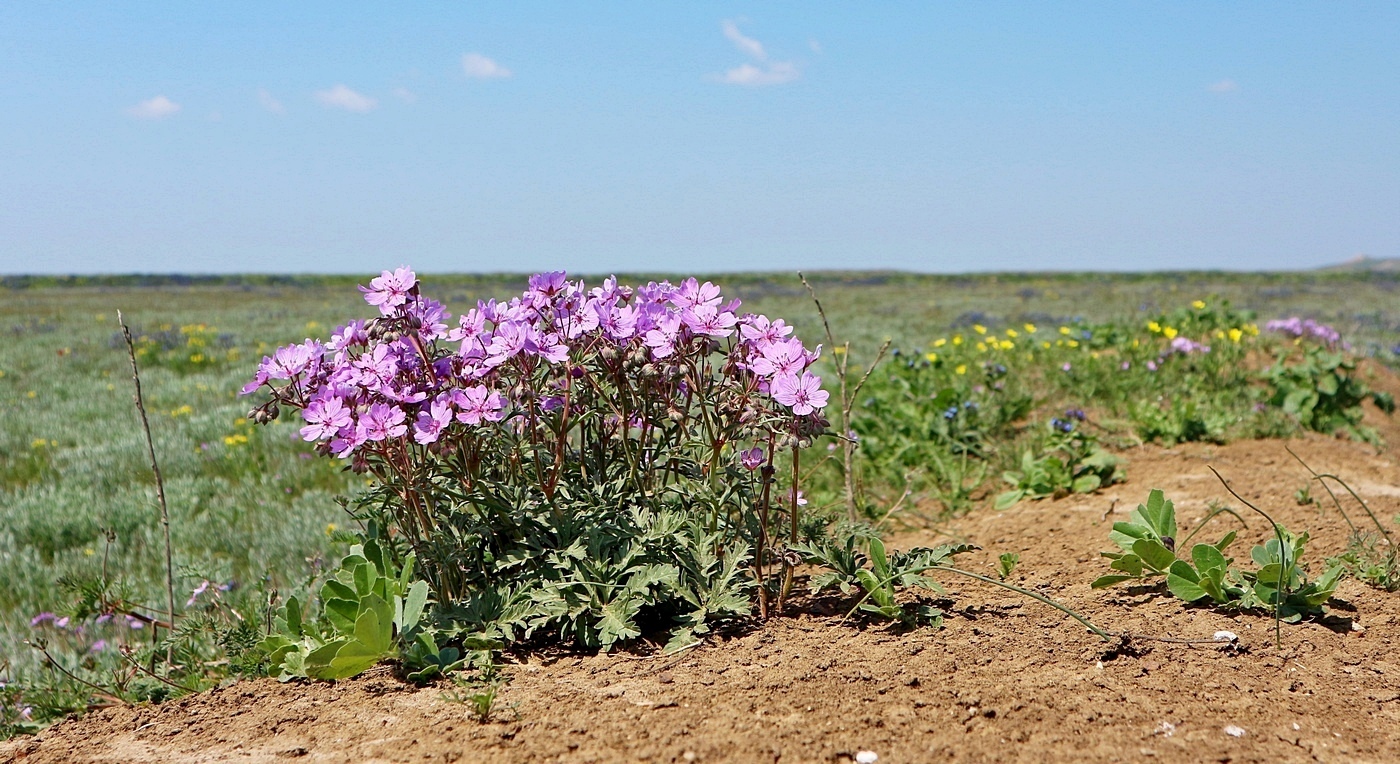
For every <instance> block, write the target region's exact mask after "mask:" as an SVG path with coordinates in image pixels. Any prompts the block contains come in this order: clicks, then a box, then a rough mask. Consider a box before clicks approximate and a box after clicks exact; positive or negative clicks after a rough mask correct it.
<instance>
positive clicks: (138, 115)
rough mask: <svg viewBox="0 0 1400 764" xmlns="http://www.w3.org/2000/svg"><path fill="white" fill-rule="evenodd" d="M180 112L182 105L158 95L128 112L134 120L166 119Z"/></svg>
mask: <svg viewBox="0 0 1400 764" xmlns="http://www.w3.org/2000/svg"><path fill="white" fill-rule="evenodd" d="M179 110H180V104H178V103H175V102H174V101H172V100H170V99H169V98H166V97H165V96H163V95H158V96H156V97H155V98H151V99H148V100H145V101H142V102H141V103H138V104H136V105H135V106H132V107H131V108H129V109H127V110H126V114H127V116H128V117H132V118H133V119H151V120H154V119H165V118H166V117H169V116H171V115H173V114H175V113H176V112H178V111H179Z"/></svg>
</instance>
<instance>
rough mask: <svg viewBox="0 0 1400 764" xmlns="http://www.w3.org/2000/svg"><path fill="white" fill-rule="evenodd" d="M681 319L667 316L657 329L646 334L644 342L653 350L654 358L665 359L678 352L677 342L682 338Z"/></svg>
mask: <svg viewBox="0 0 1400 764" xmlns="http://www.w3.org/2000/svg"><path fill="white" fill-rule="evenodd" d="M680 332H681V319H680V317H678V316H675V315H671V314H667V315H665V316H663V317H662V318H661V320H660V321H659V322H657V326H656V328H655V329H652V330H650V331H648V332H647V333H646V337H645V338H644V339H643V342H644V343H646V346H647V347H649V348H651V355H652V357H653V358H665V357H666V356H669V355H671V354H672V353H674V352H675V351H676V340H677V339H678V338H679V337H680Z"/></svg>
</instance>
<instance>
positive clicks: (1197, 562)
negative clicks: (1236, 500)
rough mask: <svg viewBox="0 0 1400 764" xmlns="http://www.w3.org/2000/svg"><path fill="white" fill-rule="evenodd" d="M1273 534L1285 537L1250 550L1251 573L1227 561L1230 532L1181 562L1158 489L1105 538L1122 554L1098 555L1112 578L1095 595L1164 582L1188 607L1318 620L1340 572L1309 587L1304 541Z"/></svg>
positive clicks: (1098, 584) (1169, 509)
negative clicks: (1105, 590) (1130, 584)
mask: <svg viewBox="0 0 1400 764" xmlns="http://www.w3.org/2000/svg"><path fill="white" fill-rule="evenodd" d="M1276 533H1277V534H1278V535H1280V536H1282V537H1283V539H1282V541H1283V543H1282V544H1280V540H1279V539H1278V538H1277V537H1275V538H1270V539H1269V540H1267V541H1266V542H1265V543H1263V544H1259V545H1257V546H1255V547H1254V548H1253V549H1252V550H1251V551H1250V558H1251V559H1252V560H1253V561H1254V563H1255V565H1257V566H1258V569H1257V570H1252V571H1251V570H1241V569H1239V568H1237V567H1235V566H1234V560H1233V559H1232V558H1229V557H1226V556H1225V550H1226V548H1227V547H1229V545H1230V544H1231V543H1232V542H1233V541H1234V540H1235V537H1236V534H1235V532H1234V531H1230V532H1229V533H1227V534H1225V536H1224V537H1223V538H1221V539H1220V541H1218V542H1216V543H1214V544H1195V545H1194V546H1192V547H1191V553H1190V556H1189V557H1187V558H1181V557H1178V556H1177V552H1176V549H1177V541H1176V536H1177V524H1176V510H1175V507H1174V506H1173V504H1172V502H1171V500H1169V499H1167V498H1166V497H1165V495H1164V494H1163V493H1162V491H1161V490H1158V489H1153V490H1152V491H1151V493H1149V494H1148V499H1147V503H1146V504H1139V505H1138V507H1137V509H1135V510H1133V512H1132V514H1131V515H1130V517H1129V520H1128V522H1119V523H1114V524H1113V530H1112V531H1111V532H1110V533H1109V539H1110V540H1111V541H1112V542H1113V543H1114V544H1115V545H1117V546H1118V548H1119V549H1121V550H1123V551H1122V552H1103V553H1102V554H1103V556H1104V557H1106V558H1108V559H1109V560H1111V562H1110V563H1109V567H1110V568H1112V569H1113V570H1114V573H1111V574H1109V575H1105V576H1102V577H1100V578H1098V579H1097V580H1095V581H1094V582H1093V588H1095V589H1102V588H1106V587H1109V586H1113V585H1115V584H1120V583H1123V582H1125V581H1136V582H1139V583H1160V582H1162V581H1165V583H1166V586H1167V590H1168V591H1169V592H1171V593H1172V595H1173V596H1175V597H1177V598H1178V599H1181V600H1183V601H1186V602H1199V601H1202V600H1209V602H1210V603H1212V604H1214V605H1215V606H1217V607H1222V608H1226V609H1236V610H1249V609H1255V608H1258V609H1268V610H1274V611H1276V612H1277V614H1278V616H1279V618H1280V619H1282V620H1284V621H1288V622H1296V621H1298V620H1301V619H1302V618H1303V617H1304V616H1310V615H1321V614H1322V613H1324V612H1325V609H1324V607H1323V605H1324V604H1325V603H1326V602H1327V601H1328V600H1329V599H1331V597H1332V594H1333V593H1334V592H1335V591H1336V589H1337V584H1338V583H1339V582H1340V580H1341V577H1342V575H1343V573H1344V572H1345V569H1344V567H1343V566H1342V565H1340V564H1337V563H1335V562H1334V563H1331V564H1329V566H1328V567H1327V569H1326V570H1325V571H1324V572H1323V574H1322V575H1321V576H1319V577H1317V578H1316V579H1313V580H1309V579H1308V578H1307V575H1306V573H1305V571H1304V570H1303V568H1302V566H1301V565H1300V564H1299V561H1300V560H1301V558H1302V555H1303V550H1304V547H1306V545H1307V542H1308V534H1307V533H1302V534H1298V535H1294V534H1292V533H1290V532H1289V531H1288V530H1287V529H1284V528H1282V527H1278V528H1277V529H1276ZM1187 540H1188V541H1189V537H1188V539H1187ZM1183 545H1184V544H1183Z"/></svg>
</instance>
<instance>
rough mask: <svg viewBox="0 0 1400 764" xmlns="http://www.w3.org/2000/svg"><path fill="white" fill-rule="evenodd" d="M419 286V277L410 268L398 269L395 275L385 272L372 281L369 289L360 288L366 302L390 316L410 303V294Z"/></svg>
mask: <svg viewBox="0 0 1400 764" xmlns="http://www.w3.org/2000/svg"><path fill="white" fill-rule="evenodd" d="M417 285H418V277H417V276H415V275H414V273H413V271H411V270H409V269H408V268H406V267H405V268H397V269H395V270H394V272H393V273H390V272H389V271H384V272H383V273H381V274H379V278H376V279H372V280H371V281H370V282H369V286H368V287H363V286H362V287H360V291H361V292H364V294H365V302H367V303H369V304H370V305H374V306H376V307H378V308H379V312H380V313H382V314H384V315H386V316H387V315H390V314H392V313H393V312H394V309H395V308H397V307H399V306H400V305H403V304H404V303H405V302H408V294H409V292H411V291H412V290H413V287H415V286H417Z"/></svg>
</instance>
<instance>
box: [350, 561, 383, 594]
mask: <svg viewBox="0 0 1400 764" xmlns="http://www.w3.org/2000/svg"><path fill="white" fill-rule="evenodd" d="M350 575H351V577H352V578H353V579H354V581H355V592H356V593H358V594H359V595H360V596H361V597H363V596H365V595H368V594H370V593H372V592H373V591H374V584H375V581H376V579H378V578H379V574H378V573H376V572H375V570H374V565H372V564H371V563H369V562H363V563H360V564H359V565H356V566H355V567H354V568H353V569H352V570H351V573H350Z"/></svg>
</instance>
